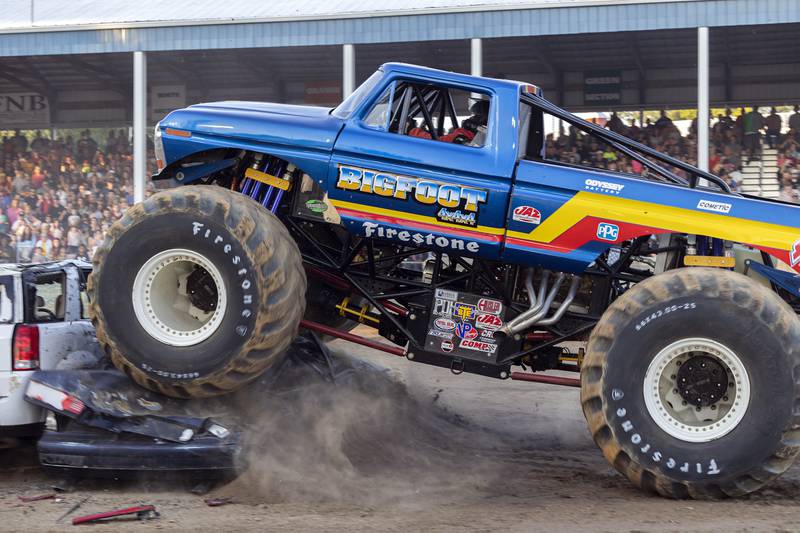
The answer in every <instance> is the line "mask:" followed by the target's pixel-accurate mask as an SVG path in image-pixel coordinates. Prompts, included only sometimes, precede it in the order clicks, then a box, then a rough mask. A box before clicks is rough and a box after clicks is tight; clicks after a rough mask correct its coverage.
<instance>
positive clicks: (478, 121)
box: [406, 100, 489, 146]
mask: <svg viewBox="0 0 800 533" xmlns="http://www.w3.org/2000/svg"><path fill="white" fill-rule="evenodd" d="M469 111H470V113H472V115H471V116H470V117H468V118H465V119H464V121H463V122H462V123H461V126H459V127H457V128H453V129H452V130H450V132H449V133H447V134H446V135H442V136H441V137H439V139H438V140H440V141H442V142H448V143H454V144H470V145H473V146H481V145H483V137H484V136H485V135H486V124H487V123H488V122H489V101H488V100H478V101H477V102H475V103H474V104H472V106H471V107H470V108H469ZM406 131H408V135H409V136H411V137H421V138H423V139H431V138H432V137H431V134H430V133H429V132H428V131H427V130H425V129H424V128H421V127H420V126H418V125H417V122H416V121H415V120H414V119H409V121H408V123H407V124H406Z"/></svg>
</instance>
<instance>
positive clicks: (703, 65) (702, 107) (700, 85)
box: [697, 27, 709, 172]
mask: <svg viewBox="0 0 800 533" xmlns="http://www.w3.org/2000/svg"><path fill="white" fill-rule="evenodd" d="M708 55H709V54H708V28H707V27H702V28H697V166H698V168H700V170H705V171H706V172H707V171H708V107H709V103H708V99H709V67H708V63H709V60H708Z"/></svg>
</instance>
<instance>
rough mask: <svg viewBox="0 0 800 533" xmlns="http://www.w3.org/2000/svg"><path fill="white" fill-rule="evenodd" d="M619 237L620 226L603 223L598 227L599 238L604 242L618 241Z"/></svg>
mask: <svg viewBox="0 0 800 533" xmlns="http://www.w3.org/2000/svg"><path fill="white" fill-rule="evenodd" d="M618 237H619V226H617V225H616V224H609V223H608V222H601V223H600V224H598V225H597V238H598V239H602V240H604V241H612V242H614V241H616V240H617V238H618Z"/></svg>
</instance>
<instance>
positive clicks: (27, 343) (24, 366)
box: [14, 324, 39, 370]
mask: <svg viewBox="0 0 800 533" xmlns="http://www.w3.org/2000/svg"><path fill="white" fill-rule="evenodd" d="M38 368H39V326H31V325H28V324H19V325H17V327H16V329H14V370H36V369H38Z"/></svg>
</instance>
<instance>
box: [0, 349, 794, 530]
mask: <svg viewBox="0 0 800 533" xmlns="http://www.w3.org/2000/svg"><path fill="white" fill-rule="evenodd" d="M331 347H332V349H333V350H334V351H335V352H336V354H337V360H340V359H341V360H344V361H345V362H346V364H345V365H343V366H341V367H338V368H339V374H338V375H337V378H336V383H329V382H327V381H324V380H322V379H321V378H320V377H319V376H318V375H317V374H316V371H314V372H312V371H311V370H303V369H299V370H296V371H293V372H292V373H290V374H289V375H288V376H287V378H286V379H285V380H284V381H285V383H287V385H284V386H283V387H282V388H281V389H280V390H272V389H270V390H260V391H258V393H257V394H252V393H251V394H249V395H244V396H242V397H239V398H237V399H236V401H237V402H243V403H242V404H241V409H243V410H244V412H246V413H247V415H248V416H249V417H251V418H252V422H253V428H254V429H253V430H252V431H251V435H250V437H249V448H250V449H251V452H250V453H249V457H248V464H249V466H248V467H247V470H246V472H244V473H243V474H242V475H241V476H240V477H239V478H238V479H236V480H234V481H233V482H231V483H229V484H227V485H221V486H218V487H216V488H214V489H213V490H212V492H211V493H210V495H211V496H219V497H228V498H231V500H232V502H233V503H231V504H228V505H225V506H221V507H208V506H206V505H205V504H204V503H203V499H204V498H207V497H209V495H205V496H199V495H195V494H192V493H191V492H190V491H189V488H191V483H190V482H189V481H187V480H185V479H164V478H163V477H161V478H157V479H152V478H151V479H140V480H124V481H123V480H85V481H81V482H80V483H78V484H77V485H76V486H74V487H73V488H71V489H70V490H69V491H67V492H65V493H63V494H60V495H59V500H57V501H54V500H45V501H39V502H32V503H22V502H21V501H20V500H19V496H21V495H33V494H39V493H43V492H49V491H50V490H51V489H50V487H51V486H52V484H53V482H54V481H58V480H59V478H54V477H51V476H48V475H46V474H44V473H43V472H42V471H41V470H40V469H39V467H38V466H37V463H36V458H35V454H34V450H33V449H32V448H23V449H16V450H5V451H2V452H0V465H2V466H1V467H0V468H2V476H1V479H0V530H2V531H25V532H31V531H63V530H66V529H71V528H72V527H73V526H71V525H69V520H70V519H69V518H68V519H66V520H64V521H63V522H61V523H56V519H57V518H58V517H59V516H60V515H61V514H63V513H64V512H65V511H66V510H67V509H69V508H70V507H72V506H73V505H74V504H75V503H76V502H80V501H83V500H84V499H85V498H87V497H89V499H88V501H85V503H83V505H82V507H81V509H80V510H79V511H77V512H76V513H75V514H73V515H72V516H77V515H81V514H88V513H93V512H100V511H104V510H109V509H114V508H122V507H127V506H131V505H137V504H153V505H155V506H156V507H157V509H158V510H159V512H160V513H161V517H160V518H159V519H156V520H152V521H149V522H137V521H134V522H116V523H114V524H113V525H112V524H105V525H93V526H83V527H87V528H91V530H92V531H98V532H99V531H112V530H113V531H152V530H165V531H183V530H192V531H194V532H203V531H214V532H217V531H224V530H228V531H313V530H323V531H362V530H366V531H374V530H380V531H465V530H467V531H490V530H503V531H539V530H541V531H554V530H558V531H560V532H567V531H581V532H585V531H714V532H717V531H725V532H728V533H730V532H734V531H798V530H800V507H799V506H798V497H800V471H799V470H798V468H797V467H795V468H794V469H792V470H791V471H790V472H788V473H787V474H786V475H785V476H783V478H781V479H780V480H779V481H777V482H776V483H774V484H773V485H771V486H770V487H769V488H768V489H766V490H764V491H762V492H760V493H758V494H756V495H752V496H750V497H748V498H744V499H740V500H730V501H722V502H696V501H670V500H665V499H662V498H659V497H655V496H650V495H646V494H642V493H640V492H639V491H638V490H637V489H635V488H634V487H633V486H631V485H630V484H629V483H628V481H627V480H626V479H623V478H622V477H621V476H620V475H618V474H617V473H616V472H615V471H614V470H612V469H611V468H610V467H609V466H608V465H607V464H606V462H605V460H604V459H603V457H602V455H601V454H600V452H599V450H597V448H595V446H594V444H593V443H592V441H591V439H590V437H589V434H588V431H587V430H586V426H585V423H584V420H583V415H582V414H581V412H580V406H579V403H578V391H577V390H576V389H566V388H562V387H557V386H552V385H541V384H529V383H520V382H499V381H495V380H492V379H489V378H482V377H477V376H469V375H461V376H455V375H452V374H450V372H448V371H446V370H442V369H436V368H431V367H425V366H423V365H415V364H412V363H410V362H408V361H406V360H404V359H401V358H397V357H392V356H389V355H382V354H378V353H376V352H373V351H371V350H368V349H362V348H360V347H355V346H353V345H350V344H346V343H342V342H340V341H336V342H334V343H332V344H331ZM360 361H368V363H366V364H362V363H361V362H360ZM70 518H71V517H70Z"/></svg>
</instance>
